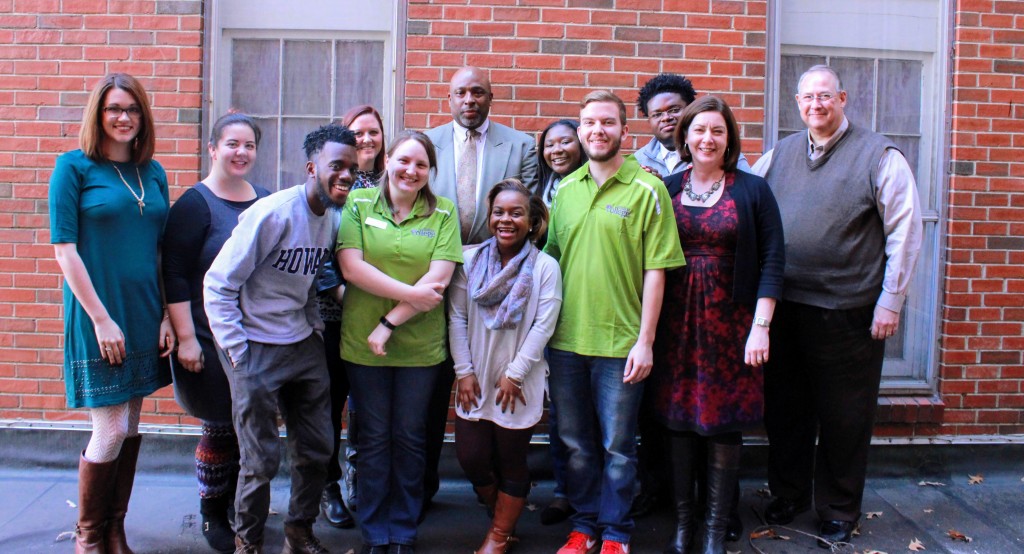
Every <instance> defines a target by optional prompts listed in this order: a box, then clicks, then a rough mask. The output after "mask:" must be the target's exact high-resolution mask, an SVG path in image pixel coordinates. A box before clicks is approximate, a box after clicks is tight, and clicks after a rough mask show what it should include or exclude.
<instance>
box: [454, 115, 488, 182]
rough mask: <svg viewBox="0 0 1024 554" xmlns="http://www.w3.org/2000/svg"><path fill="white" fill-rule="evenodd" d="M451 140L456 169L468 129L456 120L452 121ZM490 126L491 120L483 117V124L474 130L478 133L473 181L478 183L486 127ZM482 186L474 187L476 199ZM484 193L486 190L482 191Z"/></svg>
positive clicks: (482, 163)
mask: <svg viewBox="0 0 1024 554" xmlns="http://www.w3.org/2000/svg"><path fill="white" fill-rule="evenodd" d="M452 123H453V125H452V133H453V136H452V142H454V143H455V145H454V146H455V170H456V172H457V171H458V167H459V159H460V158H461V157H462V150H463V149H464V148H465V147H466V134H467V133H469V129H467V128H465V127H463V126H462V125H459V122H458V121H454V120H453V121H452ZM490 126H491V120H489V119H485V120H484V122H483V124H482V125H480V126H479V127H477V128H476V132H477V133H479V134H478V135H477V136H476V178H475V179H473V181H474V182H476V183H478V184H479V183H480V177H481V176H482V175H483V172H484V147H485V146H486V145H487V128H488V127H490ZM458 178H459V176H458V175H457V174H456V175H455V179H456V180H458ZM481 188H483V187H480V186H477V187H476V189H477V190H476V195H477V199H478V200H479V198H480V189H481ZM484 192H485V193H486V192H487V191H484Z"/></svg>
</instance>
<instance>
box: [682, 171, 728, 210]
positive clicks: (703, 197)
mask: <svg viewBox="0 0 1024 554" xmlns="http://www.w3.org/2000/svg"><path fill="white" fill-rule="evenodd" d="M692 179H693V172H692V171H691V172H690V174H689V175H687V176H686V183H685V184H684V185H683V194H685V195H686V197H687V198H689V199H690V200H692V201H694V202H700V203H701V204H703V203H705V202H707V201H708V198H711V197H712V196H714V194H715V193H716V192H718V189H720V188H722V181H724V180H725V173H724V172H723V173H722V176H721V177H719V178H718V180H717V181H715V182H714V183H712V184H711V188H709V189H708V190H707V191H705V192H703V193H701V194H696V193H694V192H693V180H692Z"/></svg>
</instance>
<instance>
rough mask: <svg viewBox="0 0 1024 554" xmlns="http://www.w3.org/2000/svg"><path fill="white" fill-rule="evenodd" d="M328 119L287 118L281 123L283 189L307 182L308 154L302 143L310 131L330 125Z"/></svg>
mask: <svg viewBox="0 0 1024 554" xmlns="http://www.w3.org/2000/svg"><path fill="white" fill-rule="evenodd" d="M329 122H330V120H329V119H328V118H315V119H313V118H298V117H286V118H284V119H283V120H282V123H281V188H282V189H286V188H289V187H293V186H295V185H297V184H299V183H302V182H305V180H306V153H305V152H304V151H303V150H302V142H303V141H304V140H305V139H306V135H307V134H309V132H310V131H312V130H314V129H316V128H317V127H319V126H321V125H325V124H327V123H329Z"/></svg>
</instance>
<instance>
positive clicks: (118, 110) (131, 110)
mask: <svg viewBox="0 0 1024 554" xmlns="http://www.w3.org/2000/svg"><path fill="white" fill-rule="evenodd" d="M103 113H105V114H107V116H108V117H112V118H114V119H120V118H121V116H122V115H123V114H128V117H130V118H132V119H138V118H139V117H140V116H141V115H142V110H141V109H140V108H139V107H138V106H128V107H127V108H122V107H121V106H107V107H105V108H103Z"/></svg>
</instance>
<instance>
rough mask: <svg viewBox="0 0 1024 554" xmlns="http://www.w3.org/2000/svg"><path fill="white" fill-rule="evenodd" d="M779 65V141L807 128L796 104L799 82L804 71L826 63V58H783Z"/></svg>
mask: <svg viewBox="0 0 1024 554" xmlns="http://www.w3.org/2000/svg"><path fill="white" fill-rule="evenodd" d="M781 62H782V63H780V64H779V140H781V139H782V137H783V136H785V135H787V134H789V133H784V132H783V131H787V130H788V131H796V130H800V129H804V128H806V126H805V125H804V122H803V121H802V120H801V119H800V108H798V107H797V104H796V98H795V97H796V91H797V84H798V83H797V81H798V80H799V79H800V76H801V75H803V73H804V71H807V69H808V68H810V67H811V66H815V65H821V64H823V63H825V57H824V56H782V60H781Z"/></svg>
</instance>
